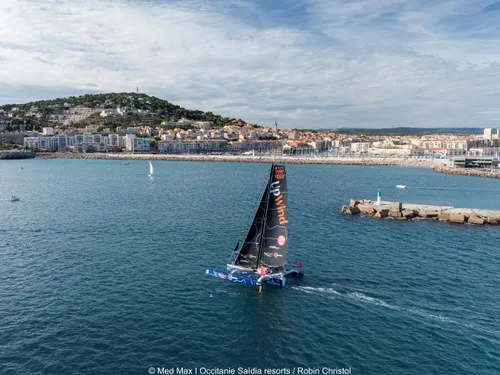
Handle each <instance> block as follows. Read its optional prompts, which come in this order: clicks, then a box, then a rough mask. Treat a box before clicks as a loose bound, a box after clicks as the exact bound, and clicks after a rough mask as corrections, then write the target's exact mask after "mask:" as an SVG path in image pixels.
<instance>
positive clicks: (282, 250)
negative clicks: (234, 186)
mask: <svg viewBox="0 0 500 375" xmlns="http://www.w3.org/2000/svg"><path fill="white" fill-rule="evenodd" d="M262 237H263V242H262V244H261V251H260V259H259V264H260V265H262V266H267V267H277V268H280V267H283V266H284V265H285V261H286V247H287V242H288V185H287V182H286V172H285V166H283V165H273V168H272V171H271V180H270V181H269V190H268V201H267V210H266V223H265V226H264V231H263V235H262Z"/></svg>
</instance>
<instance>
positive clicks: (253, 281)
mask: <svg viewBox="0 0 500 375" xmlns="http://www.w3.org/2000/svg"><path fill="white" fill-rule="evenodd" d="M205 273H206V274H207V275H210V276H214V277H216V278H218V279H222V280H226V281H230V282H233V283H238V284H243V285H249V286H262V282H260V281H258V280H257V278H256V277H254V276H253V275H251V274H243V273H238V274H235V273H230V272H222V271H218V270H216V269H213V268H206V269H205Z"/></svg>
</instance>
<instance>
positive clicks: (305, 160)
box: [36, 152, 500, 178]
mask: <svg viewBox="0 0 500 375" xmlns="http://www.w3.org/2000/svg"><path fill="white" fill-rule="evenodd" d="M36 158H37V159H96V160H157V161H160V160H167V161H197V162H220V163H283V164H331V165H364V166H378V167H384V166H391V167H406V168H432V169H434V170H435V171H436V172H439V173H447V174H455V175H461V176H470V177H485V178H500V171H499V172H492V171H490V170H479V169H471V168H452V167H448V166H446V165H445V159H404V158H366V157H357V158H356V157H341V158H339V157H300V156H253V155H196V154H193V155H174V154H128V153H95V154H90V153H88V154H80V153H63V152H47V153H45V152H44V153H38V154H37V155H36Z"/></svg>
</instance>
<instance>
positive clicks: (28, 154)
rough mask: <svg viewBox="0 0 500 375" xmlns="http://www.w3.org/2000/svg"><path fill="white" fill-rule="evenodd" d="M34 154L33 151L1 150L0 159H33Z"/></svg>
mask: <svg viewBox="0 0 500 375" xmlns="http://www.w3.org/2000/svg"><path fill="white" fill-rule="evenodd" d="M35 156H36V154H35V153H34V152H33V151H24V150H3V151H0V159H33V158H34V157H35Z"/></svg>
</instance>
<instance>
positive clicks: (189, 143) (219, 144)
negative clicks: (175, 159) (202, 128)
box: [158, 140, 227, 154]
mask: <svg viewBox="0 0 500 375" xmlns="http://www.w3.org/2000/svg"><path fill="white" fill-rule="evenodd" d="M158 149H159V151H160V152H162V153H165V154H183V153H211V152H225V151H226V150H227V143H226V141H225V140H201V141H195V140H167V141H163V142H160V143H159V145H158Z"/></svg>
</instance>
